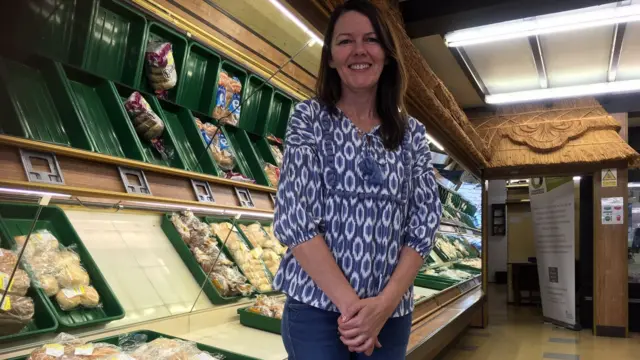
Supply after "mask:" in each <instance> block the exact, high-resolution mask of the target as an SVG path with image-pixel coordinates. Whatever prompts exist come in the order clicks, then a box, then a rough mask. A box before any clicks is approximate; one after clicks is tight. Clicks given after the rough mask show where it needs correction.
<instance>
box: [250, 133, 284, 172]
mask: <svg viewBox="0 0 640 360" xmlns="http://www.w3.org/2000/svg"><path fill="white" fill-rule="evenodd" d="M248 135H249V141H251V145H253V148H254V149H255V150H256V154H257V155H258V157H259V158H260V160H262V161H264V162H268V163H269V164H272V165H275V166H278V162H277V161H276V156H275V154H274V153H273V151H272V150H271V146H270V145H272V144H271V143H270V142H269V140H267V139H266V138H264V137H262V136H257V135H253V134H248ZM275 146H278V145H275ZM280 151H282V149H281V150H280ZM283 155H284V153H283Z"/></svg>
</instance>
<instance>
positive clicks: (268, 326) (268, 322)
mask: <svg viewBox="0 0 640 360" xmlns="http://www.w3.org/2000/svg"><path fill="white" fill-rule="evenodd" d="M248 309H249V308H248V307H247V308H242V309H238V315H240V324H242V325H244V326H248V327H251V328H254V329H258V330H264V331H268V332H270V333H274V334H281V333H282V321H281V320H280V319H276V318H272V317H268V316H264V315H261V314H256V313H254V312H251V311H249V310H248Z"/></svg>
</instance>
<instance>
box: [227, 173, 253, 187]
mask: <svg viewBox="0 0 640 360" xmlns="http://www.w3.org/2000/svg"><path fill="white" fill-rule="evenodd" d="M224 177H225V179H229V180H235V181H242V182H247V183H252V184H253V183H255V182H256V181H255V180H253V179H249V178H248V177H246V176H244V175H242V174H240V173H236V172H233V171H227V172H226V173H225V174H224Z"/></svg>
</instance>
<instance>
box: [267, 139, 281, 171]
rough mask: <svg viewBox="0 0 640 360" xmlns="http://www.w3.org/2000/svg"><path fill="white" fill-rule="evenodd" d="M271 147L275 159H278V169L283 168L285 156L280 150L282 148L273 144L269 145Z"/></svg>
mask: <svg viewBox="0 0 640 360" xmlns="http://www.w3.org/2000/svg"><path fill="white" fill-rule="evenodd" d="M269 147H270V148H271V153H273V157H274V158H275V159H276V164H277V165H278V167H280V166H282V160H283V159H284V155H283V154H282V151H281V150H280V148H279V147H278V146H277V145H273V144H269Z"/></svg>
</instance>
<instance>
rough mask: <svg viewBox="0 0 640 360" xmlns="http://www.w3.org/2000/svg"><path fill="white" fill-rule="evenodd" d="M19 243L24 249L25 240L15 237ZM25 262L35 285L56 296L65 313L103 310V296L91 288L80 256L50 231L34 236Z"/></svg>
mask: <svg viewBox="0 0 640 360" xmlns="http://www.w3.org/2000/svg"><path fill="white" fill-rule="evenodd" d="M16 241H17V243H18V245H19V247H22V246H24V237H16ZM24 260H25V262H26V265H27V267H28V268H29V269H30V271H31V273H32V275H33V277H34V279H33V283H34V285H36V286H39V287H41V288H42V289H43V290H44V292H45V294H46V295H47V296H49V297H53V296H55V299H56V301H57V302H58V305H59V306H60V308H61V309H62V310H63V311H68V310H72V309H75V308H76V307H78V306H83V307H87V308H95V307H99V306H100V295H99V294H98V292H97V291H96V290H95V289H94V288H93V287H92V286H89V285H90V283H91V279H90V278H89V274H88V273H87V271H86V270H85V269H84V268H83V267H82V264H81V262H80V256H79V255H78V254H76V253H75V252H73V251H72V250H71V249H70V248H62V247H61V246H60V243H59V241H58V239H56V238H55V236H53V234H51V233H50V232H49V231H47V230H38V231H37V232H36V233H34V234H32V238H31V239H30V240H29V242H28V244H27V248H26V249H25V255H24Z"/></svg>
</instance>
